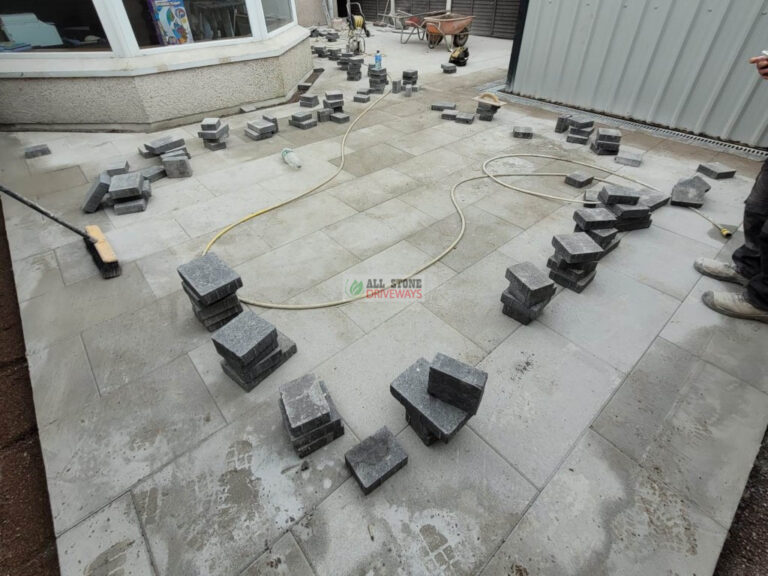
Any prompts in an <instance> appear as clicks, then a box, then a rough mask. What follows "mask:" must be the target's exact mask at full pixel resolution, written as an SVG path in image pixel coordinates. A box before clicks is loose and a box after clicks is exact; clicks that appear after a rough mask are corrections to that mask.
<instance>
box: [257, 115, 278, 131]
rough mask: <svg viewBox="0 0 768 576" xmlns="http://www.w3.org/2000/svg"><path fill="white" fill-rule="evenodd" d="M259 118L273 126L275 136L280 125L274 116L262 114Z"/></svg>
mask: <svg viewBox="0 0 768 576" xmlns="http://www.w3.org/2000/svg"><path fill="white" fill-rule="evenodd" d="M261 118H262V119H263V120H266V121H267V122H269V123H270V124H274V126H275V134H277V133H278V132H279V131H280V124H279V122H278V119H277V116H275V115H273V114H264V115H263V116H262V117H261Z"/></svg>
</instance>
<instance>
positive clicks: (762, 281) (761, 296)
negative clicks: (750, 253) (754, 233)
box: [747, 218, 768, 310]
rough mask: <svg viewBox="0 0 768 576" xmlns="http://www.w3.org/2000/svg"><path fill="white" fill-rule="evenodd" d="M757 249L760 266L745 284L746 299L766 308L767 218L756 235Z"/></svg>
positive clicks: (754, 304)
mask: <svg viewBox="0 0 768 576" xmlns="http://www.w3.org/2000/svg"><path fill="white" fill-rule="evenodd" d="M757 249H758V252H759V254H760V267H759V269H758V271H757V274H755V275H754V276H752V278H751V279H750V280H749V284H747V300H749V302H750V304H752V305H753V306H756V307H757V308H761V309H763V310H768V218H766V219H765V220H764V221H763V227H762V228H761V230H760V233H759V234H758V237H757Z"/></svg>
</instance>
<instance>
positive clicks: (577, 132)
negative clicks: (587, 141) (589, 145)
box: [568, 126, 595, 138]
mask: <svg viewBox="0 0 768 576" xmlns="http://www.w3.org/2000/svg"><path fill="white" fill-rule="evenodd" d="M594 131H595V129H594V128H575V127H573V126H571V127H570V128H569V129H568V134H570V135H571V136H581V137H586V138H589V137H590V136H592V132H594Z"/></svg>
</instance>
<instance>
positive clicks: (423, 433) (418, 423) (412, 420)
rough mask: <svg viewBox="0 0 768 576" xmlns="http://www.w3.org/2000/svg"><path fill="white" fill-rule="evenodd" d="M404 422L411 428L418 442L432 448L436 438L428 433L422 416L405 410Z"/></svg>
mask: <svg viewBox="0 0 768 576" xmlns="http://www.w3.org/2000/svg"><path fill="white" fill-rule="evenodd" d="M405 421H406V422H408V424H409V425H410V426H411V428H412V429H413V431H414V433H415V434H416V436H418V437H419V440H421V441H422V442H423V443H424V446H432V444H434V443H435V442H437V436H435V435H434V434H432V432H431V431H430V429H429V427H428V426H427V424H426V420H425V419H424V416H422V415H421V414H419V413H418V412H416V411H415V410H408V409H406V411H405Z"/></svg>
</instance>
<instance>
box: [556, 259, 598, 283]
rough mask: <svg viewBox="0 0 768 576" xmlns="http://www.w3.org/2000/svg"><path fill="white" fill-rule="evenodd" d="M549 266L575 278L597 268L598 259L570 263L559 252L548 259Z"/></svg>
mask: <svg viewBox="0 0 768 576" xmlns="http://www.w3.org/2000/svg"><path fill="white" fill-rule="evenodd" d="M547 268H549V269H550V270H557V271H558V272H563V273H564V274H568V275H570V276H571V277H572V278H574V279H578V278H583V277H584V276H586V275H587V274H589V273H590V272H592V271H593V270H595V269H597V261H595V262H583V263H582V264H568V262H566V261H565V260H563V259H562V258H561V257H560V256H558V255H557V254H553V255H552V256H550V257H549V258H548V259H547Z"/></svg>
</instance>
